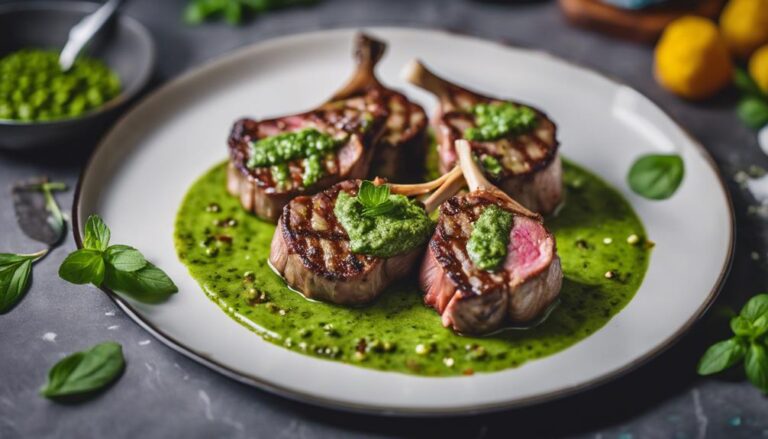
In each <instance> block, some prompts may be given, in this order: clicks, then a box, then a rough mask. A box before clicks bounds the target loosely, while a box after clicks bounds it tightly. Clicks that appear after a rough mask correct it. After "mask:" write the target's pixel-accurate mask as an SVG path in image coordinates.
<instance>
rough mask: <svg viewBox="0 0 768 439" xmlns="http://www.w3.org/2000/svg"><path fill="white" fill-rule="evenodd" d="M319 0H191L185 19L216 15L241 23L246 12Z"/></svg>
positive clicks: (199, 19) (191, 20)
mask: <svg viewBox="0 0 768 439" xmlns="http://www.w3.org/2000/svg"><path fill="white" fill-rule="evenodd" d="M316 1H317V0H190V1H189V3H188V4H187V7H186V9H184V21H186V22H187V23H188V24H200V23H202V22H203V21H205V20H207V19H209V18H211V17H215V16H221V17H224V20H226V22H227V23H229V24H231V25H237V24H240V22H241V21H242V19H243V16H244V15H245V14H246V13H250V14H262V13H265V12H268V11H271V10H274V9H280V8H286V7H289V6H297V5H308V4H312V3H315V2H316Z"/></svg>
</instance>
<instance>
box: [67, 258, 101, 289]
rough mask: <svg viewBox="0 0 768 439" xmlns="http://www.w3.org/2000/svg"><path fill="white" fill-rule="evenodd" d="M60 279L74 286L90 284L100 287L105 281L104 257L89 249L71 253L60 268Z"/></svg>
mask: <svg viewBox="0 0 768 439" xmlns="http://www.w3.org/2000/svg"><path fill="white" fill-rule="evenodd" d="M59 277H61V278H62V279H64V280H65V281H67V282H71V283H73V284H87V283H89V282H90V283H92V284H94V285H96V286H97V287H98V286H100V285H101V283H102V282H103V281H104V256H103V255H102V253H101V252H99V251H96V250H89V249H80V250H77V251H75V252H73V253H70V254H69V256H67V257H66V258H65V259H64V262H62V263H61V267H59Z"/></svg>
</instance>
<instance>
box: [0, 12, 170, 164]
mask: <svg viewBox="0 0 768 439" xmlns="http://www.w3.org/2000/svg"><path fill="white" fill-rule="evenodd" d="M99 5H100V4H99V3H89V2H70V1H55V2H54V1H48V2H37V1H24V2H19V3H9V4H0V57H2V56H5V55H6V54H8V53H10V52H14V51H16V50H19V49H22V48H42V49H52V50H53V49H55V50H60V49H61V48H62V47H64V44H65V43H66V41H67V35H68V33H69V30H70V28H72V26H73V25H75V24H76V23H77V22H78V21H79V20H80V19H81V18H83V17H84V16H85V15H87V14H88V13H90V12H93V11H95V10H96V9H97V8H98V7H99ZM83 53H84V54H87V55H88V56H92V57H95V58H98V59H100V60H102V61H104V62H105V63H106V64H107V65H108V66H109V67H110V68H111V69H112V70H114V71H115V72H116V73H117V74H118V76H119V77H120V81H121V84H122V91H121V93H120V95H119V96H117V97H116V98H114V99H112V100H110V101H109V102H106V103H105V104H104V105H102V106H101V107H99V108H96V109H94V110H92V111H90V112H88V113H86V114H84V115H82V116H80V117H77V118H72V119H62V120H58V121H51V122H16V121H8V120H0V148H2V149H29V148H40V147H52V146H57V147H61V146H62V144H63V143H64V142H65V141H66V140H68V139H72V138H75V137H79V136H82V135H83V134H84V133H88V132H100V131H101V130H102V129H103V128H105V126H106V125H107V124H108V123H109V121H110V120H111V119H112V117H113V116H114V115H115V113H116V110H117V109H118V108H119V107H120V106H122V105H123V104H125V103H126V102H128V101H129V100H130V99H131V98H132V97H134V96H135V95H136V94H137V93H138V92H139V91H140V90H141V89H142V88H143V87H144V86H145V85H146V84H147V82H148V80H149V79H150V76H151V74H152V70H153V68H154V64H155V46H154V43H153V42H152V38H151V37H150V35H149V32H148V31H147V29H146V28H145V27H144V26H142V25H141V24H140V23H139V22H138V21H136V20H134V19H132V18H130V17H127V16H125V15H121V14H120V13H119V12H118V14H116V16H115V17H114V18H113V20H112V21H111V22H110V23H108V24H107V25H106V26H105V27H104V28H103V29H102V30H101V32H99V34H98V35H97V36H96V37H95V38H94V40H93V41H92V42H91V43H90V44H89V46H88V47H86V49H85V50H84V51H83Z"/></svg>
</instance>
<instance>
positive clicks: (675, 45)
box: [655, 16, 733, 99]
mask: <svg viewBox="0 0 768 439" xmlns="http://www.w3.org/2000/svg"><path fill="white" fill-rule="evenodd" d="M655 58H656V65H655V75H656V81H658V82H659V84H661V85H662V86H663V87H664V88H666V89H667V90H669V91H671V92H672V93H675V94H677V95H679V96H682V97H684V98H687V99H703V98H706V97H709V96H712V95H713V94H715V93H717V92H718V91H719V90H721V89H722V88H723V87H725V86H726V85H727V84H728V83H730V81H731V74H732V72H733V65H732V63H731V58H730V55H729V53H728V48H727V46H726V45H725V42H724V41H723V39H722V38H721V36H720V33H719V32H718V29H717V26H715V24H714V23H713V22H712V21H710V20H708V19H706V18H702V17H695V16H685V17H681V18H678V19H677V20H674V21H673V22H671V23H670V24H669V25H668V26H667V27H666V29H664V33H663V34H662V35H661V39H659V43H658V44H657V45H656V51H655Z"/></svg>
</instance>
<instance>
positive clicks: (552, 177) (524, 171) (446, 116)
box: [404, 60, 563, 215]
mask: <svg viewBox="0 0 768 439" xmlns="http://www.w3.org/2000/svg"><path fill="white" fill-rule="evenodd" d="M404 76H405V77H406V79H407V80H408V81H410V82H411V83H413V84H415V85H417V86H419V87H421V88H424V89H426V90H428V91H430V92H432V93H433V94H434V95H435V96H436V97H437V98H438V100H439V106H438V110H437V114H436V115H435V119H434V121H433V123H434V125H435V131H436V133H437V141H438V155H439V157H440V162H439V164H440V170H441V171H442V172H445V171H446V170H448V169H451V168H453V167H454V166H455V164H456V160H457V157H456V150H455V148H454V143H455V142H456V140H458V139H467V140H470V145H471V147H472V152H473V153H474V154H475V155H476V156H477V157H478V159H479V160H480V161H481V163H482V164H483V167H484V168H485V169H484V171H485V173H486V175H487V176H488V177H489V178H491V179H492V180H493V181H494V182H495V183H496V185H497V186H498V187H499V188H500V189H501V190H502V191H504V192H506V193H507V194H508V195H510V196H511V197H512V198H514V199H516V200H518V201H519V202H520V203H521V204H523V205H524V206H526V207H527V208H529V209H531V210H533V211H535V212H539V213H541V214H543V215H546V214H549V213H551V212H553V211H554V210H555V208H556V207H557V206H558V205H559V204H560V202H561V199H562V195H563V192H562V165H561V163H560V156H559V154H558V151H557V149H558V142H557V138H556V127H555V124H554V123H553V122H552V121H551V120H550V119H549V118H547V116H546V114H544V113H543V112H541V111H540V110H538V109H535V108H533V107H530V106H527V105H526V106H523V105H522V104H520V103H517V102H513V101H510V100H505V99H499V98H493V97H488V96H483V95H481V94H479V93H476V92H474V91H471V90H468V89H466V88H463V87H460V86H458V85H456V84H452V83H450V82H448V81H446V80H445V79H442V78H440V77H438V76H437V75H435V74H434V73H432V72H431V71H429V70H427V68H426V67H424V65H423V64H421V62H419V61H418V60H414V61H412V62H411V63H410V64H409V65H408V66H407V67H406V69H405V70H404ZM478 104H481V105H489V104H490V105H500V104H512V105H513V106H514V107H516V108H519V107H523V108H525V107H527V108H530V110H532V111H528V110H525V111H526V112H527V113H528V114H529V116H528V117H530V118H531V121H532V124H533V127H532V128H531V129H530V130H524V131H523V132H518V131H515V130H511V132H510V133H508V134H506V135H503V136H502V137H500V138H495V137H494V138H493V140H471V139H468V138H467V130H472V129H476V127H477V115H476V113H475V111H476V109H477V108H478V107H476V106H477V105H478ZM533 118H535V119H533ZM481 139H485V137H481Z"/></svg>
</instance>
